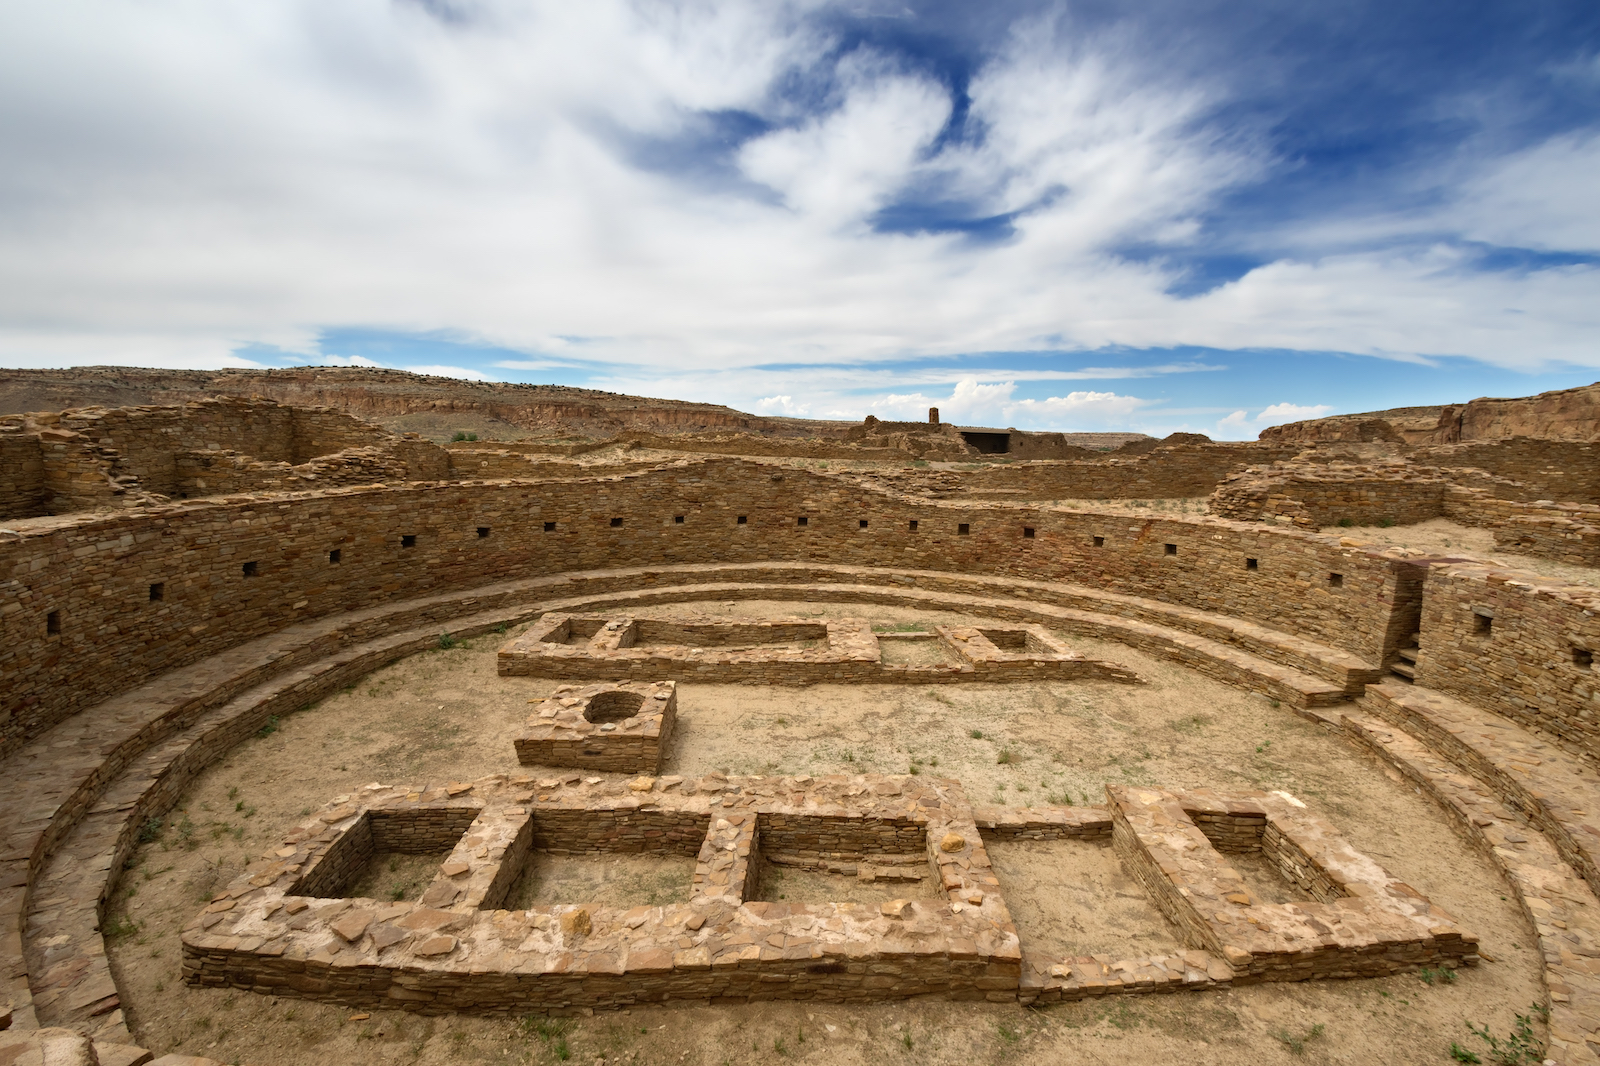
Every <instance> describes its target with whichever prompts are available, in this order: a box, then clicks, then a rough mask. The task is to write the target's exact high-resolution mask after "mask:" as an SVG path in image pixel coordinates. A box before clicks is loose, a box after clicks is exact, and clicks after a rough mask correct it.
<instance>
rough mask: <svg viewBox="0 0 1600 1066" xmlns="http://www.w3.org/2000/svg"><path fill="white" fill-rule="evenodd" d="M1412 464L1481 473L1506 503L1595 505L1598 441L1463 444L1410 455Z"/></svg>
mask: <svg viewBox="0 0 1600 1066" xmlns="http://www.w3.org/2000/svg"><path fill="white" fill-rule="evenodd" d="M1411 459H1412V460H1413V461H1414V462H1417V463H1421V464H1424V465H1427V466H1436V467H1440V468H1441V469H1444V470H1450V471H1455V470H1462V471H1473V470H1482V471H1484V472H1485V473H1488V474H1490V475H1493V476H1494V477H1495V478H1497V479H1499V480H1498V484H1497V485H1496V486H1495V487H1494V488H1493V489H1492V491H1494V493H1495V495H1497V496H1502V497H1504V498H1505V499H1512V500H1521V501H1523V502H1532V501H1534V500H1558V501H1562V502H1572V503H1590V504H1593V503H1600V441H1580V440H1544V439H1538V438H1533V437H1512V438H1510V439H1509V440H1483V441H1466V442H1463V443H1460V444H1442V445H1433V446H1430V447H1425V448H1417V449H1416V450H1414V451H1413V452H1412V453H1411Z"/></svg>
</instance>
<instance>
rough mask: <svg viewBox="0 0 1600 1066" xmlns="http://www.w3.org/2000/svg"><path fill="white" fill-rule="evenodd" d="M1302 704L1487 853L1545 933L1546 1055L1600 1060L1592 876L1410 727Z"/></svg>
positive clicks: (1576, 1065)
mask: <svg viewBox="0 0 1600 1066" xmlns="http://www.w3.org/2000/svg"><path fill="white" fill-rule="evenodd" d="M1393 687H1395V688H1401V687H1402V686H1393ZM1407 694H1409V691H1408V692H1407ZM1304 713H1305V714H1306V716H1307V717H1310V718H1313V719H1314V720H1319V721H1322V722H1323V723H1325V724H1327V725H1329V726H1331V727H1333V728H1336V729H1340V730H1342V731H1343V732H1345V733H1346V734H1348V735H1349V736H1351V737H1354V738H1355V739H1356V740H1358V741H1360V742H1361V743H1363V744H1364V745H1365V746H1366V747H1368V748H1369V749H1370V750H1371V751H1373V752H1374V753H1375V754H1376V755H1378V756H1379V757H1380V758H1381V759H1383V760H1384V761H1386V762H1388V763H1389V764H1390V765H1392V766H1393V767H1394V768H1395V769H1397V770H1398V771H1400V773H1402V774H1404V775H1405V776H1406V777H1407V778H1409V779H1410V780H1411V781H1413V782H1415V783H1416V784H1417V785H1419V786H1420V787H1421V788H1422V789H1423V791H1425V792H1426V793H1427V794H1428V795H1430V796H1432V797H1433V799H1434V800H1435V801H1436V802H1437V803H1438V804H1439V805H1440V806H1441V807H1442V808H1443V809H1444V810H1445V812H1446V813H1448V814H1451V815H1453V816H1454V817H1455V820H1456V822H1457V825H1458V826H1459V827H1460V828H1461V830H1462V831H1463V833H1465V834H1466V835H1467V836H1468V837H1469V838H1471V839H1473V840H1475V841H1477V842H1478V843H1479V844H1480V845H1481V846H1482V847H1483V848H1484V849H1485V850H1486V851H1487V852H1488V853H1489V855H1490V856H1491V858H1492V859H1493V860H1494V862H1495V863H1496V865H1498V866H1499V867H1500V868H1501V869H1502V870H1503V871H1504V872H1505V875H1506V878H1507V880H1508V881H1509V883H1510V885H1511V887H1512V889H1513V890H1514V891H1515V892H1516V893H1517V899H1518V901H1519V903H1520V904H1521V905H1522V909H1523V912H1524V913H1525V914H1526V915H1527V917H1528V920H1529V922H1530V923H1532V925H1533V927H1534V929H1535V931H1536V933H1537V935H1538V938H1539V948H1540V952H1541V954H1542V956H1543V960H1544V968H1545V985H1546V987H1547V988H1548V990H1549V994H1550V1002H1549V1007H1550V1026H1549V1029H1550V1046H1549V1048H1548V1049H1547V1050H1546V1055H1547V1057H1548V1061H1554V1062H1556V1063H1559V1064H1561V1066H1597V1064H1600V1054H1597V1051H1600V899H1597V898H1596V896H1595V894H1594V892H1593V890H1592V889H1591V888H1590V887H1589V885H1588V883H1587V882H1585V881H1584V879H1583V878H1582V877H1581V876H1580V875H1579V874H1578V873H1577V871H1576V870H1574V869H1573V867H1572V866H1571V865H1569V864H1568V863H1567V862H1565V861H1564V860H1563V859H1562V856H1561V853H1560V851H1559V850H1558V849H1557V848H1556V846H1555V845H1554V844H1553V843H1552V842H1551V840H1549V839H1548V838H1546V837H1545V836H1544V835H1543V834H1542V833H1540V832H1539V831H1538V830H1537V829H1536V828H1535V827H1534V826H1533V825H1531V824H1530V823H1529V821H1528V819H1527V818H1525V817H1523V815H1522V814H1521V813H1520V812H1519V811H1517V810H1516V809H1514V808H1513V807H1511V806H1510V805H1508V804H1506V803H1505V802H1503V801H1502V800H1501V798H1500V797H1499V796H1498V795H1496V793H1495V790H1494V789H1492V788H1490V787H1489V786H1488V785H1487V784H1485V783H1484V782H1482V781H1480V780H1478V779H1477V778H1476V777H1474V776H1471V775H1469V774H1467V773H1463V772H1462V768H1461V767H1459V766H1457V765H1456V764H1455V763H1453V762H1451V761H1450V760H1448V759H1446V758H1444V757H1443V756H1441V755H1440V754H1438V753H1437V752H1435V751H1434V750H1432V749H1431V748H1429V747H1428V746H1427V745H1425V744H1423V743H1422V741H1420V740H1418V739H1417V738H1416V737H1414V736H1412V735H1411V734H1409V733H1407V732H1406V731H1405V730H1403V729H1401V728H1399V727H1398V726H1396V725H1394V724H1393V723H1391V722H1389V721H1386V720H1384V719H1383V718H1379V717H1377V716H1375V715H1371V714H1365V713H1361V712H1357V711H1345V712H1339V711H1332V712H1327V711H1316V710H1312V711H1307V712H1304Z"/></svg>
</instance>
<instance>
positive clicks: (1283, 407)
mask: <svg viewBox="0 0 1600 1066" xmlns="http://www.w3.org/2000/svg"><path fill="white" fill-rule="evenodd" d="M1331 410H1333V408H1332V407H1330V406H1328V405H1327V404H1325V403H1319V404H1312V405H1311V406H1309V407H1305V406H1301V405H1300V404H1294V403H1275V404H1273V405H1272V406H1271V407H1268V408H1266V409H1265V410H1263V411H1262V412H1261V413H1260V414H1259V415H1256V421H1257V422H1266V423H1268V424H1269V425H1277V424H1278V423H1280V422H1304V421H1305V420H1306V419H1308V418H1321V417H1322V416H1323V415H1325V414H1327V413H1328V412H1329V411H1331Z"/></svg>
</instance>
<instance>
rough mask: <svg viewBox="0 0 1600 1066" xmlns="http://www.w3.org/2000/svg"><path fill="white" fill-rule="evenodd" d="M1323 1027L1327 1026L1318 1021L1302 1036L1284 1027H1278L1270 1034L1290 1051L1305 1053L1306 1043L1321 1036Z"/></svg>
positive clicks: (1298, 1053)
mask: <svg viewBox="0 0 1600 1066" xmlns="http://www.w3.org/2000/svg"><path fill="white" fill-rule="evenodd" d="M1325 1028H1327V1027H1326V1026H1324V1025H1323V1024H1322V1023H1321V1022H1318V1023H1317V1024H1316V1025H1313V1026H1312V1027H1311V1028H1310V1029H1309V1030H1307V1032H1306V1034H1305V1035H1304V1036H1294V1035H1292V1034H1291V1033H1289V1032H1288V1031H1287V1030H1284V1029H1280V1030H1278V1031H1277V1032H1276V1033H1273V1034H1272V1035H1273V1037H1274V1038H1275V1039H1276V1040H1278V1041H1279V1042H1280V1043H1281V1044H1283V1046H1284V1047H1286V1048H1288V1049H1289V1051H1290V1052H1291V1053H1293V1054H1295V1055H1304V1054H1305V1053H1306V1044H1307V1043H1309V1042H1310V1041H1312V1040H1315V1039H1316V1038H1317V1037H1319V1036H1321V1035H1322V1031H1323V1030H1324V1029H1325Z"/></svg>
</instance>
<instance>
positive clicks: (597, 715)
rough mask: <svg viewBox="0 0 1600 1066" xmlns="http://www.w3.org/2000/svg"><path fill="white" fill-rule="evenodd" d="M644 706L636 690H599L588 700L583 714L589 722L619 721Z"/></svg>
mask: <svg viewBox="0 0 1600 1066" xmlns="http://www.w3.org/2000/svg"><path fill="white" fill-rule="evenodd" d="M643 706H644V697H643V696H641V695H639V694H638V693H637V692H601V693H599V694H597V695H596V696H594V698H592V699H591V700H589V706H587V707H585V708H584V710H583V716H584V717H585V718H587V719H588V720H589V721H591V722H620V721H622V720H623V719H624V718H632V717H633V716H634V715H636V714H638V713H639V708H640V707H643Z"/></svg>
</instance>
